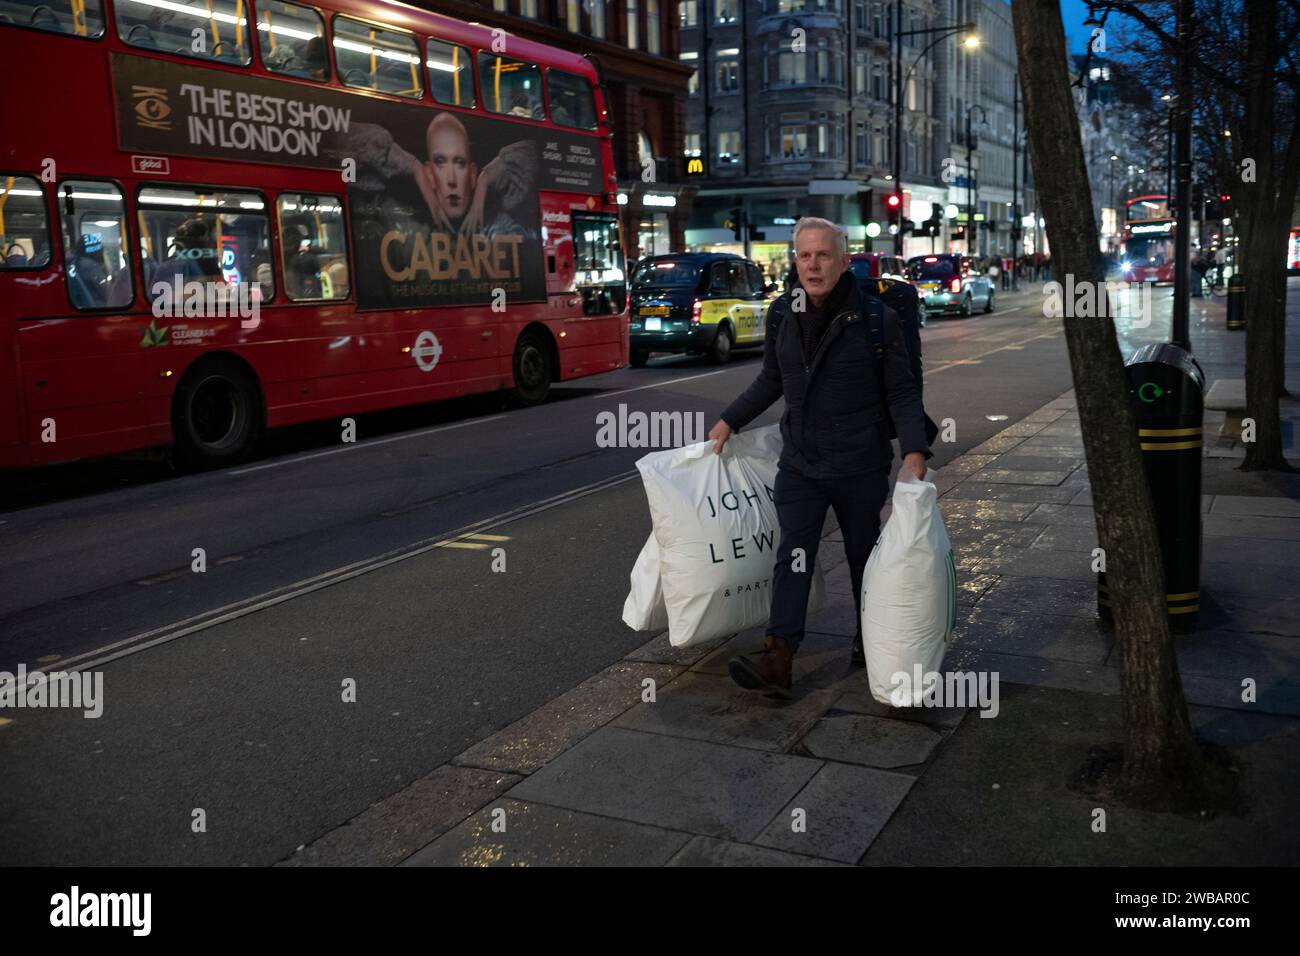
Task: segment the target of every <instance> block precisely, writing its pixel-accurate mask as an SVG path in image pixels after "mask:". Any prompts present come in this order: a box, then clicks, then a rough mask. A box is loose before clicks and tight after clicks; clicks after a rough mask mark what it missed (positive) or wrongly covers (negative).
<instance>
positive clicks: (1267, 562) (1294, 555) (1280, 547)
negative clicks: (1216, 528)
mask: <svg viewBox="0 0 1300 956" xmlns="http://www.w3.org/2000/svg"><path fill="white" fill-rule="evenodd" d="M1274 520H1277V521H1283V520H1286V519H1282V518H1278V519H1274ZM1202 547H1203V548H1204V552H1203V553H1207V554H1208V555H1209V556H1210V557H1211V558H1214V557H1218V556H1222V557H1225V558H1227V557H1230V558H1231V560H1233V561H1235V562H1237V563H1239V564H1251V565H1259V566H1260V569H1259V570H1260V573H1262V574H1268V573H1271V572H1270V571H1269V570H1265V569H1266V568H1272V567H1281V568H1286V569H1293V568H1297V569H1300V541H1288V540H1286V539H1280V538H1256V537H1246V536H1244V535H1218V536H1215V538H1214V540H1213V541H1211V542H1209V543H1208V545H1204V544H1203V545H1202ZM1278 583H1279V584H1280V583H1281V582H1278Z"/></svg>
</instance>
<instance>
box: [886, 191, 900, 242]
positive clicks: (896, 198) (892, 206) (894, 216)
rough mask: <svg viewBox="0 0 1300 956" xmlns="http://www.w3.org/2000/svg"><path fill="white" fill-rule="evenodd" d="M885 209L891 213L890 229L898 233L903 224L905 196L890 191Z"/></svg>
mask: <svg viewBox="0 0 1300 956" xmlns="http://www.w3.org/2000/svg"><path fill="white" fill-rule="evenodd" d="M885 211H886V212H887V213H888V214H889V231H890V232H893V233H897V232H898V231H899V230H900V229H901V228H902V225H903V222H902V220H903V197H902V196H900V195H898V193H890V194H889V196H888V198H886V199H885Z"/></svg>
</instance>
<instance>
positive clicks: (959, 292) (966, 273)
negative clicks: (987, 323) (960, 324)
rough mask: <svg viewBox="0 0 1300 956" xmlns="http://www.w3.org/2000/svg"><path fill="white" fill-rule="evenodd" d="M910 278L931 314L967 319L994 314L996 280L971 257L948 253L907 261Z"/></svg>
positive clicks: (916, 257)
mask: <svg viewBox="0 0 1300 956" xmlns="http://www.w3.org/2000/svg"><path fill="white" fill-rule="evenodd" d="M907 278H908V281H910V282H911V283H912V284H913V285H915V286H916V287H917V289H918V290H919V291H920V293H921V301H922V302H924V303H925V310H926V312H927V313H928V314H930V315H945V314H949V313H956V314H957V315H960V316H963V317H965V316H968V315H970V314H971V313H973V312H974V311H975V309H977V308H978V309H981V310H983V311H984V312H992V311H993V299H994V295H995V291H994V288H993V281H992V280H991V279H989V277H988V276H986V275H984V274H983V273H982V272H980V270H979V269H978V268H977V267H976V266H975V264H974V262H973V261H972V260H971V259H970V258H969V257H968V256H963V255H960V254H958V253H952V252H946V253H939V254H937V255H933V256H913V257H912V258H911V259H908V260H907Z"/></svg>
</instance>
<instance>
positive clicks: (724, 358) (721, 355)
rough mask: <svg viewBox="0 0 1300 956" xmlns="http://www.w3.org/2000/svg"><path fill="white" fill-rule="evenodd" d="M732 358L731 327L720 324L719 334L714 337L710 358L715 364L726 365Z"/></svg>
mask: <svg viewBox="0 0 1300 956" xmlns="http://www.w3.org/2000/svg"><path fill="white" fill-rule="evenodd" d="M730 359H731V329H729V328H727V327H726V326H725V325H719V326H718V334H717V335H715V336H714V337H713V347H712V348H710V349H709V360H710V361H711V362H713V364H715V365H725V364H726V363H727V362H728V361H730Z"/></svg>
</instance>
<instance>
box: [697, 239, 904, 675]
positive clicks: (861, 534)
mask: <svg viewBox="0 0 1300 956" xmlns="http://www.w3.org/2000/svg"><path fill="white" fill-rule="evenodd" d="M794 251H795V267H796V269H797V272H798V278H797V282H796V283H795V284H794V286H793V287H792V288H790V289H789V290H787V291H786V292H785V293H783V294H782V295H781V297H780V298H778V299H777V300H776V301H775V302H773V303H772V306H771V308H770V309H769V310H768V316H767V341H766V344H765V346H764V349H763V367H762V370H761V371H760V372H759V374H758V377H757V378H756V379H755V380H754V382H753V384H751V385H750V386H749V388H747V389H745V391H744V393H743V394H741V396H740V397H739V398H737V399H736V400H735V401H734V402H732V403H731V405H729V406H728V407H727V409H726V411H724V412H723V413H722V417H721V420H720V421H719V422H718V423H717V424H716V425H714V426H713V428H712V429H711V430H710V432H709V438H710V439H711V440H713V442H714V451H715V452H718V453H719V454H721V452H722V449H723V446H724V445H725V444H726V442H727V439H728V438H730V437H731V434H732V432H733V431H738V430H739V429H741V428H744V427H745V426H746V425H748V424H749V423H750V422H751V421H753V420H754V419H755V418H757V417H758V416H759V415H761V414H762V413H763V412H764V411H766V410H767V408H768V407H770V406H771V404H772V403H773V402H775V401H776V400H777V399H778V398H782V397H784V398H785V413H784V415H782V417H781V438H782V443H783V444H782V449H781V460H780V465H779V467H778V470H777V476H776V487H775V489H774V494H775V503H776V511H777V518H778V521H779V522H780V526H781V546H780V548H779V549H778V551H777V558H776V568H775V571H774V573H773V580H772V610H771V614H770V617H769V621H768V634H767V641H766V643H765V644H764V646H763V650H762V653H761V654H757V655H753V656H742V657H737V658H734V659H733V660H732V661H731V662H730V663H729V664H728V671H729V672H730V674H731V677H732V679H733V680H734V681H735V682H736V683H737V684H739V685H740V686H741V687H744V688H746V689H747V690H756V691H762V692H763V693H765V694H767V695H768V696H772V697H781V698H787V699H788V698H789V697H790V696H791V672H792V663H793V660H794V655H795V653H796V652H797V651H798V649H799V644H800V643H801V642H802V640H803V633H804V619H805V617H806V615H807V610H808V594H809V591H810V589H811V586H812V574H813V570H814V567H815V562H816V559H817V548H818V545H819V544H820V542H821V534H822V526H823V525H824V524H825V521H826V509H827V508H828V507H829V508H834V509H835V517H836V520H838V522H839V525H840V531H841V533H842V534H843V536H844V551H845V555H846V556H847V558H848V561H849V574H850V578H851V580H852V587H853V600H854V604H855V605H856V606H858V612H859V613H858V620H859V622H860V621H861V606H860V605H861V591H862V574H863V571H864V569H865V568H866V564H867V558H868V557H869V556H870V554H871V549H872V547H873V546H874V545H875V543H876V538H877V537H878V535H879V533H880V509H881V508H882V507H883V506H884V504H885V497H886V496H887V495H888V493H889V473H890V469H891V466H892V464H893V457H894V451H893V447H892V446H891V445H890V431H889V425H890V421H891V419H892V421H893V424H894V426H895V429H896V430H897V433H898V438H899V444H900V445H901V446H902V450H903V460H904V464H905V467H906V468H907V469H908V471H910V472H911V473H912V474H914V475H915V476H916V477H917V478H921V477H923V476H924V475H925V470H926V466H925V460H926V458H928V457H929V456H930V450H929V448H928V446H927V443H926V433H925V424H924V413H923V412H922V410H921V392H920V383H918V382H917V381H916V379H915V378H914V377H913V375H912V370H911V366H910V363H909V360H908V353H907V347H906V346H905V344H904V342H903V331H902V328H901V326H900V324H899V321H898V317H897V314H896V313H895V312H894V311H893V310H892V309H888V308H885V306H884V305H883V304H882V303H881V302H880V301H879V300H875V299H867V298H865V297H864V296H863V294H862V292H861V290H860V289H859V287H858V284H857V282H856V281H855V280H854V278H853V273H851V272H849V271H848V265H849V256H848V240H847V237H846V236H845V234H844V233H843V232H842V231H841V230H840V229H839V227H838V226H836V225H835V224H834V223H832V222H829V221H827V220H825V219H817V218H812V217H804V218H802V219H800V220H799V221H798V223H796V224H795V227H794ZM871 309H879V310H882V311H883V315H882V316H880V318H881V323H880V324H881V327H882V328H883V333H884V335H883V338H884V342H883V350H884V356H883V359H882V360H878V359H877V356H876V345H877V343H873V342H872V341H871V335H870V333H869V327H870V326H871V324H872V323H871V317H870V316H869V314H868V310H871ZM796 551H798V552H799V554H798V555H796ZM860 627H861V624H860V623H859V628H860ZM853 662H854V664H856V665H857V666H863V665H864V664H865V660H864V658H863V653H862V639H861V633H859V635H858V637H857V639H856V640H855V641H854V645H853Z"/></svg>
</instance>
